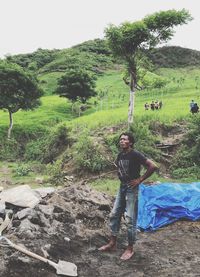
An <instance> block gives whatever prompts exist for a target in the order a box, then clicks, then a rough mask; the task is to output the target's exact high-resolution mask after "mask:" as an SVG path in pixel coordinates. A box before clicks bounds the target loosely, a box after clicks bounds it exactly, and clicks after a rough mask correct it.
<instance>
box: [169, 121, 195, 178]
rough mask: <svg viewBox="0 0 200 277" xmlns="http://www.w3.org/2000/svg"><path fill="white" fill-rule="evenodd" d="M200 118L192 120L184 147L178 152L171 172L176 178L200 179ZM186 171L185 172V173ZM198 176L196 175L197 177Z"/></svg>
mask: <svg viewBox="0 0 200 277" xmlns="http://www.w3.org/2000/svg"><path fill="white" fill-rule="evenodd" d="M199 167H200V117H199V116H198V117H195V118H192V119H191V122H190V125H189V131H188V133H187V134H186V136H185V139H184V140H183V145H182V146H181V147H180V148H179V150H178V151H177V152H176V154H175V156H174V158H173V161H172V165H171V171H172V174H173V175H174V176H175V177H181V176H183V177H186V176H187V175H194V176H195V177H196V179H198V178H199V177H200V170H199ZM184 170H185V171H184ZM195 174H196V175H195Z"/></svg>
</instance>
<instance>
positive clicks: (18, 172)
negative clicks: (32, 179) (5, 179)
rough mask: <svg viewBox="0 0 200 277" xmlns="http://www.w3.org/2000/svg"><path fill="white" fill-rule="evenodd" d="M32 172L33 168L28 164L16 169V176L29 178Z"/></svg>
mask: <svg viewBox="0 0 200 277" xmlns="http://www.w3.org/2000/svg"><path fill="white" fill-rule="evenodd" d="M30 171H31V168H30V167H29V166H28V165H27V164H21V165H18V166H17V168H16V169H15V175H17V176H27V175H28V174H29V172H30Z"/></svg>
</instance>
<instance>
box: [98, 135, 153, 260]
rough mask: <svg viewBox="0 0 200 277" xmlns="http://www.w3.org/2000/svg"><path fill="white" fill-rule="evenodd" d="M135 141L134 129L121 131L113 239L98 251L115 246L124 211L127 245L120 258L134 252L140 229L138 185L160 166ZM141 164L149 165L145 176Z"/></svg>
mask: <svg viewBox="0 0 200 277" xmlns="http://www.w3.org/2000/svg"><path fill="white" fill-rule="evenodd" d="M134 142H135V140H134V137H133V134H132V133H129V132H128V133H122V134H121V135H120V137H119V144H120V147H121V150H122V151H121V152H120V153H119V154H118V157H117V160H116V165H117V168H118V177H119V180H120V188H119V191H118V194H117V197H116V199H115V203H114V207H113V209H112V211H111V214H110V228H111V236H110V240H109V242H108V244H105V245H103V246H101V247H100V248H99V251H113V250H116V245H117V235H118V233H119V230H120V222H121V218H122V216H123V215H124V213H125V219H126V221H127V236H128V246H127V248H126V250H125V252H124V253H123V254H122V256H121V260H128V259H130V258H131V257H132V256H133V254H134V248H133V245H134V243H135V241H136V232H137V210H138V189H139V185H140V183H142V182H143V181H144V180H146V179H147V178H148V177H149V176H151V174H152V173H153V172H154V171H155V170H156V169H157V166H156V165H155V163H154V162H153V161H151V160H149V159H147V158H146V157H145V156H144V155H143V154H142V153H140V152H138V151H136V150H135V149H133V145H134ZM141 166H144V167H145V168H146V171H145V172H144V173H143V175H142V176H140V171H141Z"/></svg>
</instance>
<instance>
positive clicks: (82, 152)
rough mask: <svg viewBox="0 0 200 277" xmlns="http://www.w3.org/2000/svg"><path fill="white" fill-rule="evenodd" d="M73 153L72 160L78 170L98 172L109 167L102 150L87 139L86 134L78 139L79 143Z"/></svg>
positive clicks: (89, 138)
mask: <svg viewBox="0 0 200 277" xmlns="http://www.w3.org/2000/svg"><path fill="white" fill-rule="evenodd" d="M75 151H76V153H75V156H74V158H75V162H76V163H77V165H78V167H79V169H83V170H87V171H88V172H100V171H102V170H104V169H105V168H106V167H107V166H108V165H109V162H108V160H107V159H106V156H105V154H104V153H103V149H102V148H101V146H100V145H98V144H97V143H95V141H94V140H93V139H92V138H91V137H89V135H88V133H84V134H83V135H82V136H81V137H79V141H78V142H77V143H76V144H75Z"/></svg>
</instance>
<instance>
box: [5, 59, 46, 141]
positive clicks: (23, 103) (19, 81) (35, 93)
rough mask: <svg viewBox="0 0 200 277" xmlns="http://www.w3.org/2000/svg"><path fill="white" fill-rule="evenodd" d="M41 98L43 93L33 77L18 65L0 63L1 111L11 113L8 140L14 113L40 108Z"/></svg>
mask: <svg viewBox="0 0 200 277" xmlns="http://www.w3.org/2000/svg"><path fill="white" fill-rule="evenodd" d="M41 96H42V91H41V90H40V89H39V86H38V83H37V80H36V79H35V78H34V77H33V76H32V75H30V74H29V73H28V72H26V71H24V70H23V69H22V68H21V67H20V66H18V65H16V64H12V63H8V62H5V61H2V62H0V109H6V110H8V113H9V119H10V124H9V128H8V139H10V137H11V131H12V127H13V113H16V112H17V111H18V110H20V109H22V110H33V109H34V108H36V107H38V106H39V105H40V100H39V98H40V97H41Z"/></svg>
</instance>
